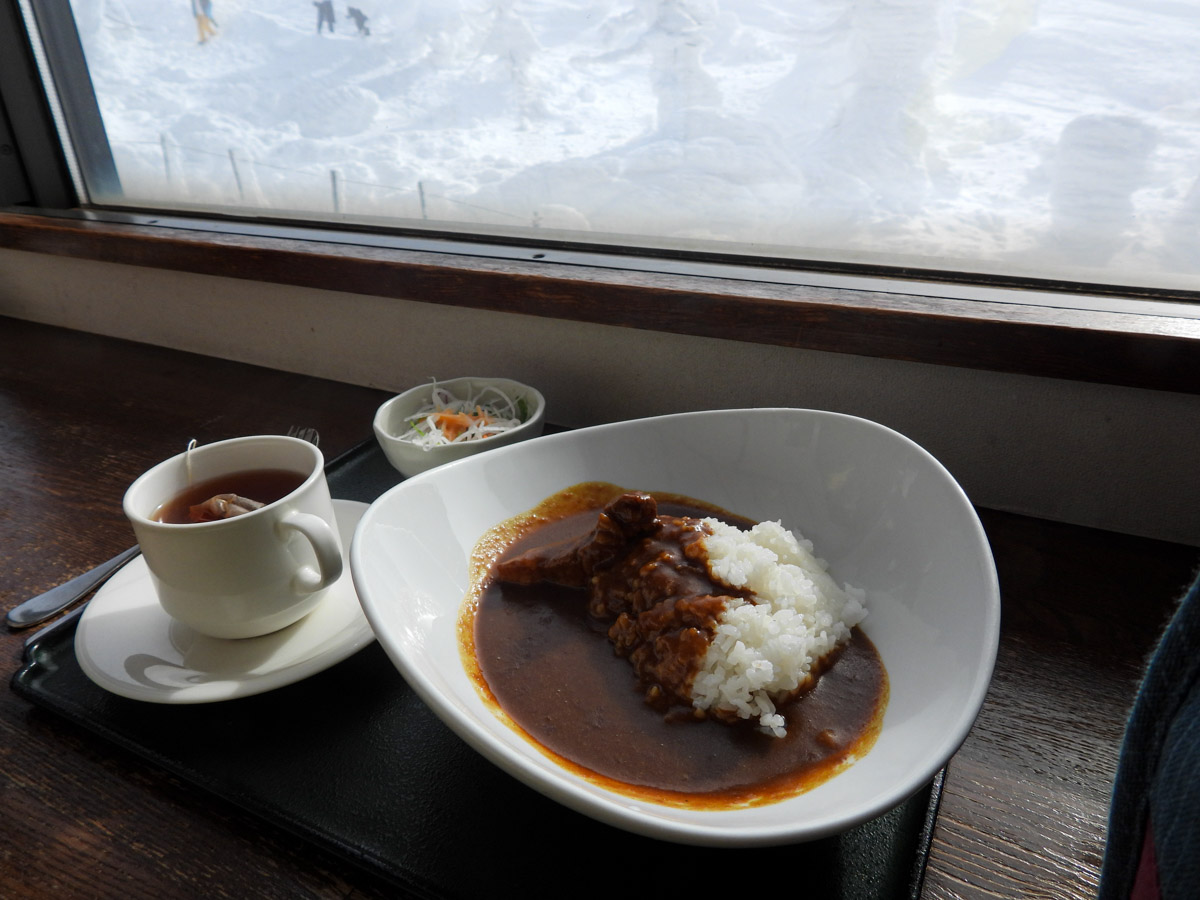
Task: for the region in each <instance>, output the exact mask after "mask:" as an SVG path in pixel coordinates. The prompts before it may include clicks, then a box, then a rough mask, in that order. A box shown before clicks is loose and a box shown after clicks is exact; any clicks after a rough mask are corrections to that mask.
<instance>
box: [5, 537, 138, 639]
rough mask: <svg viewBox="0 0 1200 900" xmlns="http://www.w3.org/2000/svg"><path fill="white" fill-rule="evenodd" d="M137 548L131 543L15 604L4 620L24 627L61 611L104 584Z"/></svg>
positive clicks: (135, 553)
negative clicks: (69, 577) (68, 578)
mask: <svg viewBox="0 0 1200 900" xmlns="http://www.w3.org/2000/svg"><path fill="white" fill-rule="evenodd" d="M140 552H141V550H140V549H139V548H138V546H137V544H134V545H133V546H132V547H130V548H129V549H128V550H126V551H125V552H123V553H118V554H117V555H116V556H114V557H113V558H112V559H110V560H109V561H108V562H105V563H101V564H100V565H98V566H96V568H94V569H92V570H91V571H88V572H84V573H83V574H82V575H78V576H76V577H75V578H72V579H71V580H70V581H68V582H66V583H65V584H60V585H59V586H58V587H55V588H51V589H50V590H48V591H46V593H44V594H38V595H37V596H36V597H32V598H30V599H29V600H26V601H25V602H24V603H19V604H17V605H16V606H14V607H13V608H12V609H10V610H9V611H8V616H7V617H6V621H7V622H8V627H9V628H28V627H29V626H30V625H36V624H38V623H39V622H44V621H46V620H47V619H49V618H50V617H51V616H53V615H55V614H57V613H60V612H62V611H63V610H64V609H66V608H67V607H68V606H70V605H71V604H73V603H75V602H77V601H79V600H82V599H83V598H84V597H86V596H87V595H88V594H90V593H91V592H92V591H94V590H95V589H96V588H98V587H100V585H102V584H104V582H105V581H107V580H108V578H109V576H111V575H112V574H113V573H114V572H116V571H117V569H119V568H121V566H123V565H125V563H127V562H129V561H130V560H131V559H133V558H134V557H135V556H137V555H138V554H139V553H140Z"/></svg>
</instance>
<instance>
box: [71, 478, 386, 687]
mask: <svg viewBox="0 0 1200 900" xmlns="http://www.w3.org/2000/svg"><path fill="white" fill-rule="evenodd" d="M333 507H334V513H335V514H336V515H337V520H338V522H337V524H338V532H339V534H340V535H341V538H342V553H343V557H344V558H345V559H346V565H347V569H346V571H345V572H344V573H343V574H342V577H341V578H339V579H338V580H337V582H336V583H334V584H333V585H331V586H330V587H329V588H327V593H326V596H325V597H324V599H322V600H321V602H320V604H319V605H318V606H317V608H316V609H314V610H313V611H312V612H310V613H309V614H308V615H307V616H305V617H304V618H303V619H301V620H300V621H299V622H296V623H295V624H292V625H289V626H288V627H287V628H284V629H282V630H280V631H276V632H274V633H273V634H267V635H263V636H262V637H256V638H243V639H241V640H223V639H221V638H213V637H206V636H205V635H202V634H198V633H197V632H195V631H193V630H192V629H191V628H189V627H188V626H186V625H184V624H182V623H181V622H176V621H175V620H174V619H172V618H171V617H170V616H168V615H167V614H166V613H165V612H164V611H163V608H162V606H161V605H159V602H158V598H157V597H156V596H155V594H154V585H153V584H152V583H151V581H150V571H149V570H148V569H147V568H146V561H145V560H144V559H142V558H141V557H140V556H139V557H138V558H137V559H134V560H133V561H132V562H130V563H129V564H128V565H126V566H125V567H124V568H123V569H121V571H119V572H117V574H116V575H114V576H113V577H112V578H110V579H109V580H108V582H106V583H105V585H104V586H103V587H102V588H100V590H99V591H97V592H96V596H95V597H93V598H92V600H91V602H90V603H89V604H88V606H87V608H86V609H85V610H84V612H83V615H82V616H80V618H79V625H78V628H77V629H76V631H75V657H76V659H78V660H79V666H80V668H82V669H83V671H84V674H86V675H87V676H88V678H90V679H91V680H92V681H94V682H95V683H96V684H98V685H100V687H102V688H104V689H105V690H108V691H112V692H113V693H114V694H120V695H121V696H123V697H130V698H132V699H134V700H145V701H148V702H151V703H211V702H213V701H216V700H233V699H235V698H237V697H247V696H250V695H251V694H261V693H263V692H264V691H269V690H273V689H275V688H279V687H283V686H284V685H287V684H293V683H294V682H297V681H299V680H300V679H302V678H307V677H308V676H310V675H315V674H316V673H317V672H321V671H323V670H325V669H327V668H329V667H330V666H332V665H333V664H334V663H338V662H341V661H342V660H343V659H346V658H347V657H348V656H350V655H351V654H352V653H355V652H356V651H358V650H360V649H362V648H363V647H365V646H366V645H367V644H369V643H371V641H372V640H374V637H375V636H374V633H373V632H372V631H371V626H370V624H369V623H368V622H367V619H366V617H365V616H364V615H363V612H362V607H361V606H360V605H359V602H358V595H357V594H355V592H354V581H353V579H352V578H351V576H350V572H349V550H350V539H351V537H352V536H353V534H354V527H355V525H357V524H358V520H359V518H360V517H361V516H362V514H363V513H364V512H365V511H366V509H367V504H365V503H358V502H355V501H353V500H334V501H333Z"/></svg>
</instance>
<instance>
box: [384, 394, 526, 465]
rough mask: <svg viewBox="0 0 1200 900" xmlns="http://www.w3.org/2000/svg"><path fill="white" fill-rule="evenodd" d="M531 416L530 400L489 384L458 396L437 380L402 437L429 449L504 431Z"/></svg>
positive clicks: (410, 420) (403, 439)
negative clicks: (427, 398) (461, 396)
mask: <svg viewBox="0 0 1200 900" xmlns="http://www.w3.org/2000/svg"><path fill="white" fill-rule="evenodd" d="M528 418H529V403H528V402H527V401H526V399H525V398H524V397H510V396H509V395H508V394H507V393H505V392H504V391H502V390H500V389H499V388H497V387H494V386H492V385H488V386H486V387H484V388H482V389H480V390H479V391H476V392H475V393H473V394H471V395H470V396H469V397H464V398H459V397H455V396H454V395H453V394H452V393H450V392H449V391H448V390H446V389H445V388H444V387H441V386H440V385H438V383H437V382H436V381H435V382H434V383H433V390H432V393H431V396H430V401H429V402H428V403H426V404H425V405H424V406H423V407H421V408H420V409H419V410H417V413H416V415H413V416H409V418H408V430H407V431H405V432H404V433H403V434H401V435H400V440H402V441H409V442H411V443H413V444H415V445H417V446H418V447H421V448H423V449H425V450H429V449H431V448H433V447H444V446H446V445H447V444H460V443H462V442H463V441H478V440H482V439H484V438H489V437H493V436H494V435H497V434H503V433H504V432H506V431H510V430H512V429H513V428H516V427H517V426H518V425H521V424H522V423H524V422H525V420H526V419H528Z"/></svg>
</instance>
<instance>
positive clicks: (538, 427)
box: [374, 378, 546, 478]
mask: <svg viewBox="0 0 1200 900" xmlns="http://www.w3.org/2000/svg"><path fill="white" fill-rule="evenodd" d="M437 386H438V387H440V388H444V389H445V390H447V391H449V392H450V393H451V394H453V395H454V396H456V397H467V396H469V395H471V394H475V393H477V392H479V391H480V390H482V389H483V388H485V387H488V386H492V387H496V388H499V389H500V390H502V391H503V392H504V393H506V394H508V396H510V397H512V398H513V399H514V400H516V399H518V398H524V400H525V403H526V405H527V406H528V407H529V418H527V419H526V420H525V421H524V422H522V423H521V424H520V425H518V426H517V427H516V428H513V429H511V430H509V431H506V432H504V433H503V434H497V435H493V436H492V437H486V438H480V439H479V440H474V441H463V442H461V443H457V444H446V445H445V446H441V447H428V448H426V447H420V446H418V445H417V444H414V443H413V442H412V441H405V440H401V439H400V435H402V434H403V433H404V432H406V431H407V430H408V422H409V420H410V419H412V418H414V417H415V416H416V415H417V413H418V411H419V410H420V409H421V408H422V407H423V406H425V405H426V404H427V403H428V402H429V398H430V396H431V392H432V390H433V387H434V385H433V383H432V382H431V383H429V384H422V385H419V386H417V387H414V388H410V389H409V390H407V391H405V392H404V393H403V394H398V395H396V396H395V397H393V398H392V399H391V400H388V401H387V402H386V403H384V404H383V405H382V406H380V407H379V410H378V412H376V413H375V423H374V424H375V438H376V439H377V440H378V441H379V446H380V447H382V448H383V452H384V454H386V456H387V458H388V462H390V463H391V464H392V465H393V466H395V467H396V468H397V469H398V470H399V471H400V473H401V474H402V475H404V477H406V478H410V477H412V476H413V475H417V474H419V473H421V472H424V471H426V470H428V469H432V468H435V467H436V466H441V465H444V464H445V463H448V462H454V461H455V460H456V459H462V458H464V457H467V456H471V455H473V454H475V453H482V452H483V451H485V450H493V449H495V448H496V447H504V446H507V445H508V444H515V443H517V442H518V441H524V440H528V439H529V438H532V437H537V436H539V435H540V434H541V433H542V429H543V428H544V427H545V423H546V398H545V397H543V396H542V395H541V393H540V392H539V391H537V390H535V389H534V388H531V387H530V386H529V385H527V384H521V382H519V381H512V380H511V379H508V378H451V379H450V380H448V381H439V382H437Z"/></svg>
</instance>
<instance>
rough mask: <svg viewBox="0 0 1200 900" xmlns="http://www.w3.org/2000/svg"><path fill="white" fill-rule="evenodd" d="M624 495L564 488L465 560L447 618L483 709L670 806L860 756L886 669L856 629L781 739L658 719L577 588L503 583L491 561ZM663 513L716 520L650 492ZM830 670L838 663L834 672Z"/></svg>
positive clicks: (788, 791)
mask: <svg viewBox="0 0 1200 900" xmlns="http://www.w3.org/2000/svg"><path fill="white" fill-rule="evenodd" d="M623 492H624V489H623V488H619V487H616V486H615V485H610V484H603V483H586V484H581V485H576V486H574V487H572V488H567V489H566V490H564V491H561V492H559V493H558V494H555V495H553V496H552V497H549V498H547V499H546V500H545V501H543V502H542V503H541V504H539V505H538V506H537V507H535V508H534V509H533V510H530V511H529V512H528V513H526V514H524V515H522V516H518V517H516V518H515V519H512V520H509V521H508V522H505V523H503V524H502V525H500V526H498V527H497V528H496V529H493V530H492V531H491V532H489V534H488V535H485V537H484V538H483V539H482V540H481V541H480V542H479V544H478V545H477V547H476V550H475V555H474V558H473V560H472V564H473V571H472V592H471V594H470V595H469V596H468V598H467V602H466V603H464V605H463V611H462V614H461V616H460V620H459V628H458V631H459V644H460V649H461V651H462V656H463V661H464V664H465V666H466V668H467V671H468V673H469V674H470V675H471V677H472V680H473V682H474V683H475V685H476V687H477V689H478V690H479V692H480V694H481V696H482V697H483V698H484V699H485V701H486V702H487V703H488V704H489V706H491V707H492V709H493V711H494V712H495V713H496V714H497V716H499V717H500V718H501V719H502V720H504V721H505V722H506V723H507V724H509V725H510V726H511V727H512V728H514V729H515V730H516V731H518V732H519V733H521V734H523V735H524V736H525V737H526V738H527V739H528V740H530V741H531V742H532V743H533V744H534V745H535V746H537V747H538V748H539V749H540V750H541V751H542V752H543V753H545V754H546V755H547V756H549V757H550V758H552V759H554V760H555V761H557V762H558V763H559V764H560V765H562V766H563V767H564V768H566V769H568V770H569V771H572V772H575V773H576V774H578V775H580V776H582V777H584V778H587V779H588V780H590V781H592V782H594V783H597V784H600V785H601V786H604V787H606V788H608V789H610V790H613V791H616V792H619V793H623V794H626V795H630V796H635V797H639V798H641V799H646V800H650V801H652V802H656V803H662V804H666V805H671V806H679V807H689V808H695V809H728V808H734V807H740V806H758V805H764V804H768V803H774V802H777V801H779V800H782V799H785V798H787V797H789V796H793V795H795V794H798V793H802V792H804V791H806V790H809V789H811V788H813V787H815V786H816V785H818V784H820V783H822V782H824V781H826V780H827V779H829V778H830V777H832V776H833V775H835V774H837V773H838V772H840V771H842V770H843V769H845V768H846V767H847V766H849V765H850V764H851V763H852V762H853V761H854V759H855V758H857V757H859V756H861V755H863V754H865V753H866V752H867V751H868V750H869V749H870V748H871V746H872V744H873V743H874V741H875V738H876V736H877V735H878V732H879V727H880V724H881V722H882V719H883V711H884V709H885V707H886V705H887V697H888V683H887V673H886V671H885V669H884V666H883V663H882V661H881V660H880V658H879V654H878V653H877V652H876V650H875V647H874V645H872V643H871V641H870V640H869V639H868V638H867V637H866V635H865V634H863V633H862V631H861V629H858V628H855V629H854V630H853V633H852V637H851V640H850V642H849V643H848V644H847V645H846V646H845V647H844V648H842V650H841V651H839V653H838V655H837V658H836V660H830V661H827V666H826V668H825V670H824V672H823V674H822V675H821V676H820V678H819V679H817V681H816V684H815V685H814V686H813V687H812V688H811V689H810V690H808V691H806V692H804V693H802V694H800V695H799V696H797V697H795V698H793V699H791V700H789V701H787V702H786V703H784V704H782V705H781V706H780V709H779V711H780V712H781V713H782V714H783V715H784V716H785V717H786V720H787V735H786V736H785V737H783V738H776V737H772V736H769V735H766V734H763V733H761V732H759V731H758V729H757V728H756V727H755V725H754V724H753V723H749V722H737V723H734V724H725V723H721V722H718V721H715V720H712V719H708V720H703V721H697V720H695V719H694V718H693V717H691V716H687V715H681V714H680V713H679V712H678V711H677V710H676V711H674V712H671V713H668V714H667V715H665V716H664V714H663V711H662V709H661V708H656V707H655V706H653V705H651V704H649V703H647V702H646V699H645V697H644V691H643V690H642V688H641V687H640V686H639V683H638V680H637V678H636V677H635V675H634V673H633V670H632V668H631V666H630V663H629V660H627V659H624V658H621V657H620V656H618V655H617V654H616V653H615V652H614V649H613V645H612V643H611V642H610V641H609V640H608V638H607V636H606V632H607V630H608V627H609V625H610V624H611V623H610V622H607V621H603V620H599V619H596V618H595V617H593V616H592V615H590V614H589V612H588V602H587V592H586V591H585V590H583V589H573V588H566V587H561V586H558V585H553V584H546V583H541V584H533V585H515V584H502V583H500V582H498V581H497V580H496V579H495V578H494V577H493V570H494V567H495V563H496V562H497V561H498V560H499V559H501V558H505V559H507V558H511V557H513V556H515V555H517V554H519V553H522V552H525V551H527V550H529V549H530V548H532V547H536V546H539V545H548V544H552V543H557V542H560V541H566V540H569V539H571V538H573V537H575V536H577V535H579V534H582V533H585V532H586V531H587V530H588V529H589V528H591V527H592V526H593V525H594V524H595V521H596V514H597V512H598V511H599V509H600V508H601V507H603V506H604V505H605V504H606V503H607V502H609V501H610V500H612V499H613V498H614V497H616V496H618V495H620V494H621V493H623ZM653 496H654V497H655V498H656V499H657V500H658V503H659V510H660V512H661V513H662V514H663V515H670V516H692V517H697V518H699V517H704V516H716V517H719V518H722V519H724V520H725V521H728V522H731V523H732V524H734V525H737V526H738V527H748V526H750V525H752V524H753V523H752V522H749V521H747V520H745V519H742V518H740V517H738V516H733V515H731V514H729V513H728V512H725V511H724V510H720V509H717V508H716V507H713V506H711V505H709V504H705V503H703V502H700V501H696V500H693V499H691V498H686V497H679V496H677V495H669V494H662V493H655V494H654V495H653ZM833 663H836V664H833Z"/></svg>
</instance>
